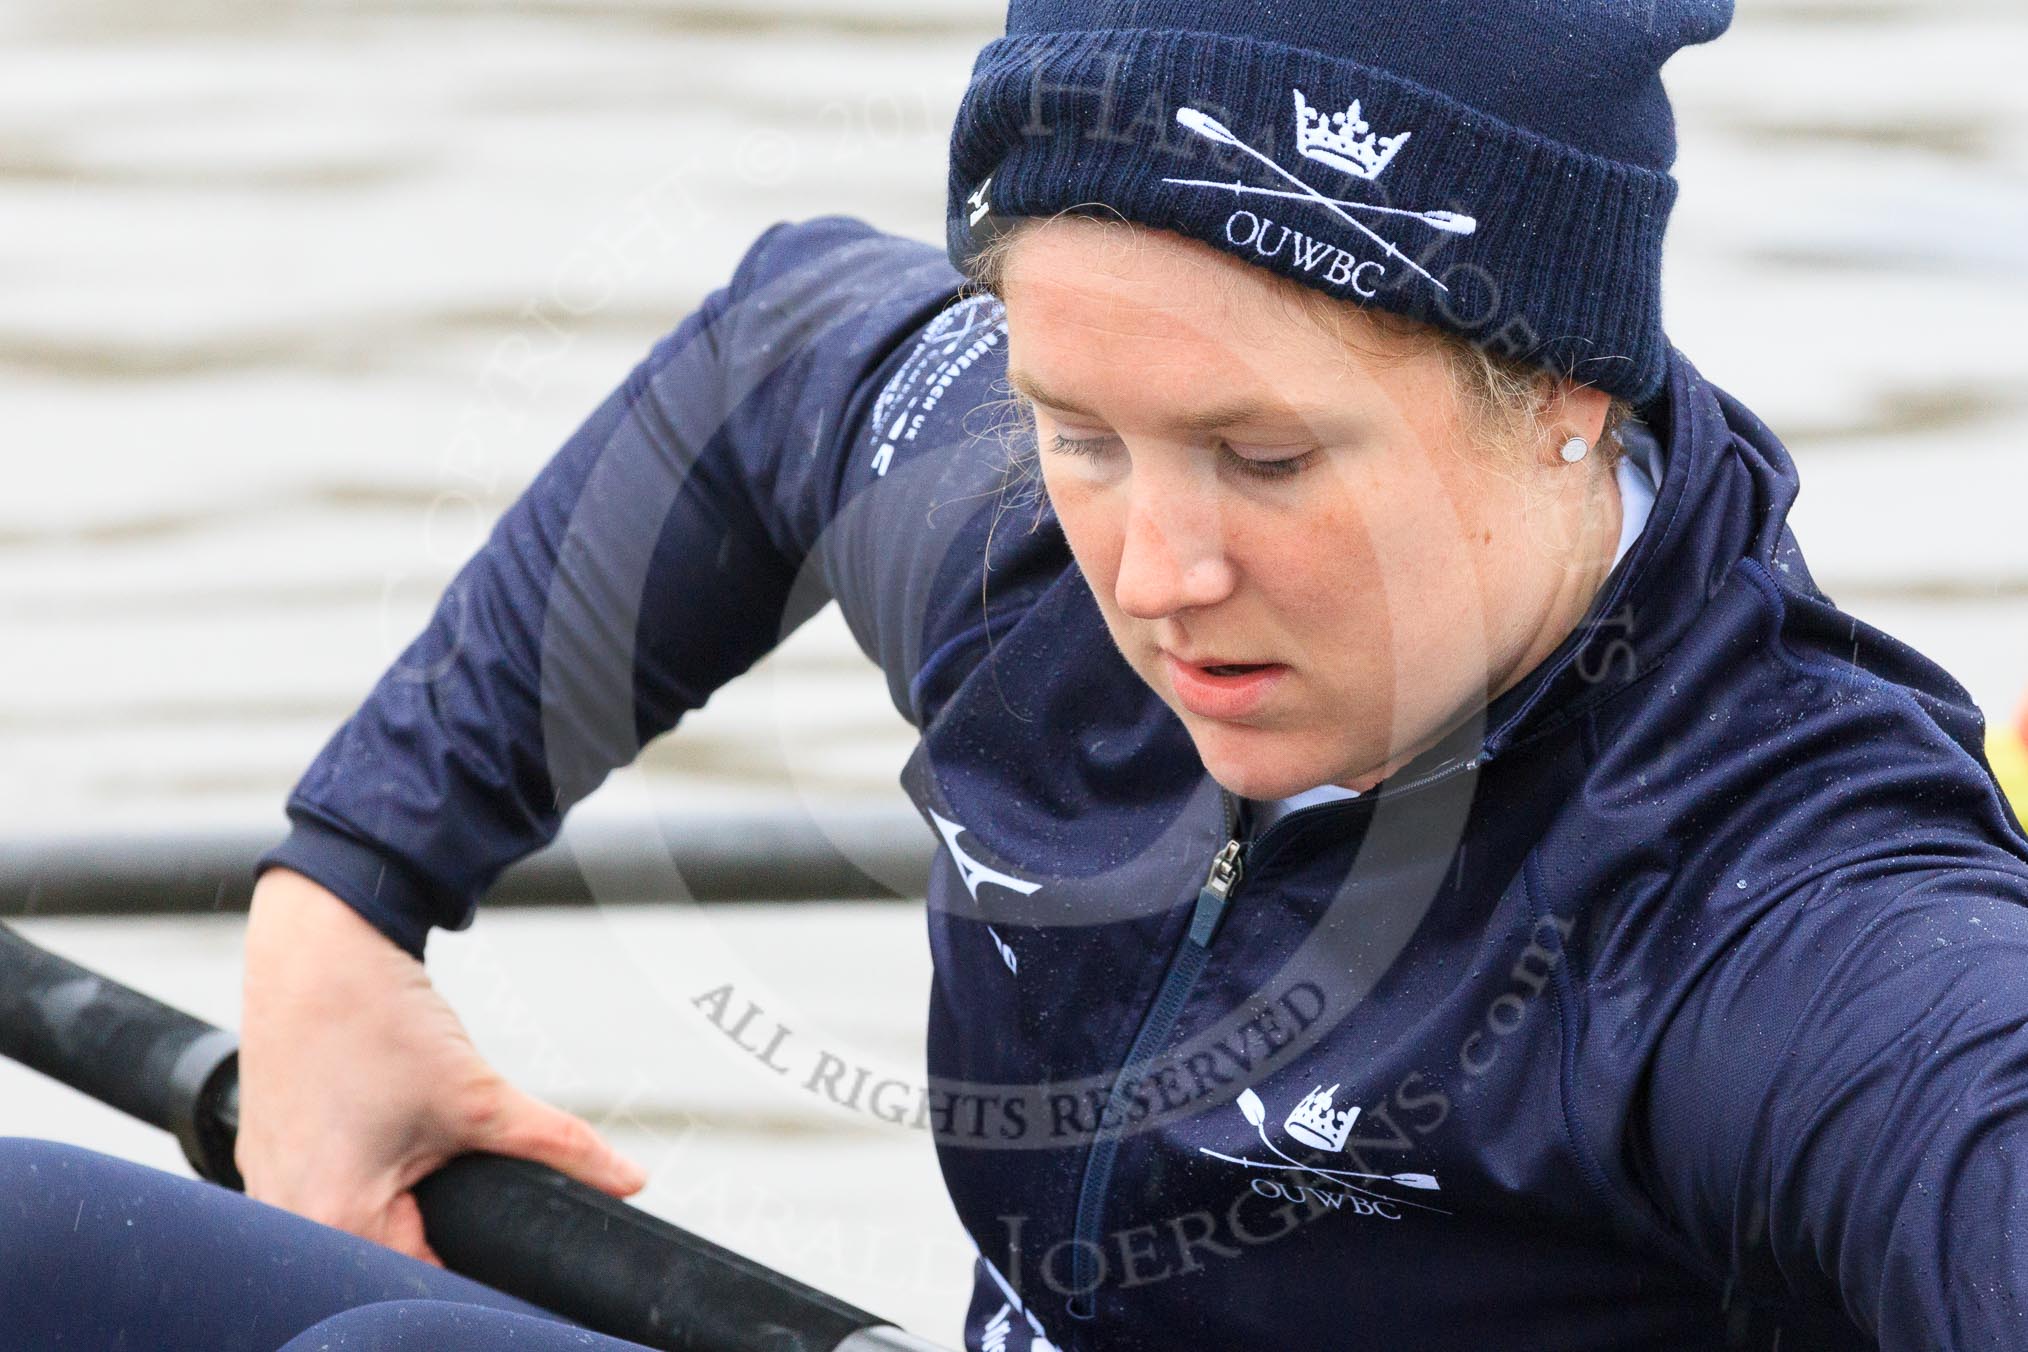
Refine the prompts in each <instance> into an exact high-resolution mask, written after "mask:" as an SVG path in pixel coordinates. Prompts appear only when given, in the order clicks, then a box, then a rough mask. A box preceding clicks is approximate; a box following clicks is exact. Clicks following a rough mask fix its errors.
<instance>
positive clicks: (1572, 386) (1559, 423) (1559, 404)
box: [1542, 378, 1613, 446]
mask: <svg viewBox="0 0 2028 1352" xmlns="http://www.w3.org/2000/svg"><path fill="white" fill-rule="evenodd" d="M1612 405H1613V400H1612V396H1611V395H1609V394H1607V393H1606V392H1605V391H1603V390H1600V389H1597V388H1595V387H1593V386H1590V385H1584V384H1580V383H1579V382H1577V381H1574V380H1570V379H1567V378H1566V379H1561V380H1557V381H1556V382H1554V383H1553V384H1552V385H1550V387H1549V390H1548V394H1547V397H1546V398H1545V399H1544V401H1543V405H1542V421H1543V425H1544V426H1545V427H1549V428H1552V429H1555V430H1557V431H1559V432H1561V433H1562V436H1559V437H1558V443H1559V444H1561V442H1562V440H1563V437H1567V436H1580V437H1583V438H1584V439H1585V440H1586V441H1588V442H1590V443H1591V444H1592V445H1594V446H1596V445H1598V443H1599V439H1600V438H1601V437H1603V436H1604V435H1605V420H1606V412H1607V411H1608V410H1609V409H1611V408H1612ZM1564 429H1568V430H1567V431H1565V430H1564Z"/></svg>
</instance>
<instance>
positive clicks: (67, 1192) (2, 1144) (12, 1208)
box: [0, 1136, 119, 1228]
mask: <svg viewBox="0 0 2028 1352" xmlns="http://www.w3.org/2000/svg"><path fill="white" fill-rule="evenodd" d="M118 1163H119V1162H118V1161H116V1160H114V1159H113V1158H112V1157H111V1156H110V1155H101V1154H98V1153H97V1152H95V1151H91V1150H84V1149H81V1148H79V1147H77V1146H74V1145H64V1144H62V1143H61V1142H58V1141H42V1140H36V1139H34V1138H33V1137H27V1136H0V1212H4V1214H6V1215H8V1216H9V1217H10V1218H12V1217H16V1216H18V1217H21V1218H23V1219H26V1218H28V1217H31V1216H33V1215H35V1214H36V1213H37V1212H39V1211H41V1210H43V1209H44V1208H45V1206H46V1205H47V1204H48V1202H49V1200H50V1199H51V1198H54V1197H61V1196H71V1197H75V1196H76V1195H77V1194H78V1193H79V1191H80V1190H82V1189H84V1188H86V1187H88V1186H90V1182H91V1180H92V1179H93V1178H94V1177H95V1176H97V1175H99V1174H101V1173H103V1172H104V1171H105V1169H106V1168H107V1167H108V1166H116V1165H117V1164H118ZM10 1228H11V1227H10Z"/></svg>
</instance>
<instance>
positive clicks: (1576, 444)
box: [1563, 437, 1591, 465]
mask: <svg viewBox="0 0 2028 1352" xmlns="http://www.w3.org/2000/svg"><path fill="white" fill-rule="evenodd" d="M1590 454H1591V443H1590V442H1588V441H1586V440H1585V439H1584V438H1583V437H1572V438H1571V439H1570V440H1569V441H1566V442H1564V443H1563V463H1564V464H1566V465H1574V464H1576V463H1577V462H1578V461H1580V460H1582V459H1584V458H1585V457H1586V456H1587V455H1590Z"/></svg>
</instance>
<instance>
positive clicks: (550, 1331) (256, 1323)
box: [0, 1138, 638, 1352]
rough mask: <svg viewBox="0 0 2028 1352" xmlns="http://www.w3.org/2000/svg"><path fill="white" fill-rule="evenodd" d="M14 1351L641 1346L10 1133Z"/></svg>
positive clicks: (6, 1188)
mask: <svg viewBox="0 0 2028 1352" xmlns="http://www.w3.org/2000/svg"><path fill="white" fill-rule="evenodd" d="M0 1348H4V1349H7V1350H8V1352H61V1350H63V1349H73V1348H74V1349H77V1352H100V1350H101V1349H106V1350H109V1352H110V1350H115V1349H131V1352H284V1349H285V1350H286V1352H382V1349H390V1350H391V1349H396V1348H399V1349H403V1350H404V1352H478V1350H479V1349H488V1350H489V1352H490V1349H512V1352H564V1350H565V1349H569V1350H570V1352H638V1344H635V1343H626V1342H620V1341H618V1340H616V1339H613V1338H607V1337H603V1336H601V1335H599V1334H596V1333H588V1332H586V1331H585V1330H583V1329H581V1328H578V1327H577V1326H575V1325H573V1324H568V1323H565V1322H563V1321H561V1320H559V1319H557V1318H556V1317H555V1316H553V1315H548V1314H545V1313H543V1312H542V1311H540V1310H538V1309H536V1308H535V1307H533V1306H531V1305H526V1304H523V1303H522V1302H521V1301H518V1300H515V1299H513V1298H512V1297H510V1296H503V1295H501V1294H500V1293H499V1292H498V1291H495V1290H493V1289H492V1288H491V1287H486V1286H481V1285H479V1284H478V1283H477V1282H474V1281H469V1280H467V1279H466V1278H463V1277H459V1276H455V1275H453V1274H452V1273H449V1272H445V1271H443V1270H442V1269H440V1268H434V1267H431V1266H430V1265H429V1264H427V1263H418V1262H416V1261H415V1260H414V1259H412V1258H407V1257H404V1256H403V1255H401V1254H398V1253H395V1252H394V1251H393V1250H391V1249H384V1248H382V1247H380V1246H379V1245H378V1244H371V1243H368V1242H367V1241H365V1240H362V1239H359V1238H356V1237H355V1236H352V1235H348V1234H345V1233H344V1232H343V1231H339V1230H333V1229H331V1228H329V1227H328V1226H323V1225H318V1224H317V1223H316V1222H314V1221H307V1220H304V1219H303V1218H302V1217H300V1216H295V1215H291V1214H290V1213H288V1212H286V1211H281V1210H277V1209H276V1208H274V1207H271V1206H268V1205H266V1204H264V1203H261V1202H256V1201H253V1200H251V1199H249V1198H246V1197H242V1196H241V1195H239V1194H238V1193H235V1192H228V1191H226V1190H225V1189H223V1188H217V1187H213V1186H212V1185H210V1184H208V1183H200V1182H197V1181H196V1180H195V1179H189V1178H178V1177H176V1176H175V1175H173V1174H165V1173H162V1172H160V1171H158V1170H155V1169H148V1168H144V1167H142V1166H141V1165H138V1164H130V1163H128V1162H127V1161H125V1160H120V1159H114V1158H112V1157H111V1156H108V1155H100V1154H95V1153H93V1152H92V1151H89V1150H79V1149H77V1148H75V1147H73V1146H65V1145H55V1144H52V1143H50V1142H47V1141H29V1140H18V1139H5V1138H0Z"/></svg>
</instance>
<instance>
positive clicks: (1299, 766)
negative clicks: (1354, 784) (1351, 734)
mask: <svg viewBox="0 0 2028 1352" xmlns="http://www.w3.org/2000/svg"><path fill="white" fill-rule="evenodd" d="M1190 733H1191V740H1192V741H1193V742H1195V743H1196V746H1197V758H1198V759H1199V760H1201V761H1203V762H1204V769H1205V772H1206V773H1207V774H1209V775H1210V776H1211V777H1212V778H1213V779H1215V780H1217V781H1218V783H1219V786H1220V787H1221V788H1224V789H1225V790H1227V791H1228V792H1230V793H1235V794H1237V795H1239V796H1240V797H1241V798H1253V799H1259V800H1263V801H1267V800H1273V799H1276V798H1287V797H1288V796H1290V795H1291V794H1297V793H1301V792H1303V790H1305V789H1314V788H1316V787H1317V786H1318V785H1319V784H1328V783H1330V782H1332V771H1331V769H1330V768H1328V767H1326V766H1323V765H1315V766H1314V767H1313V766H1312V763H1311V762H1310V759H1309V758H1308V757H1305V756H1304V755H1303V754H1302V752H1301V749H1300V747H1299V746H1295V745H1291V742H1292V741H1293V739H1291V738H1289V737H1287V736H1285V735H1277V734H1274V733H1268V732H1262V731H1260V730H1258V729H1254V728H1245V727H1235V726H1232V725H1224V726H1221V727H1218V728H1216V729H1202V728H1198V727H1192V728H1191V729H1190Z"/></svg>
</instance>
